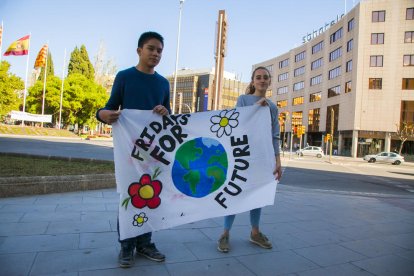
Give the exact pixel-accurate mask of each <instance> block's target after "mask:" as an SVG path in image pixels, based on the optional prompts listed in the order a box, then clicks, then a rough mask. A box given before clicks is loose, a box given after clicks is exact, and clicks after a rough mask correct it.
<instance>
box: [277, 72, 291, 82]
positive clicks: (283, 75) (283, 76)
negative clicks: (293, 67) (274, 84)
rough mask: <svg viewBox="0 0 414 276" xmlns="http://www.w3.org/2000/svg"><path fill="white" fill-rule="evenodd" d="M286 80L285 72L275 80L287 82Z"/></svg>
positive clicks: (287, 74)
mask: <svg viewBox="0 0 414 276" xmlns="http://www.w3.org/2000/svg"><path fill="white" fill-rule="evenodd" d="M288 78H289V72H286V73H283V74H280V75H279V76H278V77H277V80H278V81H284V80H287V79H288Z"/></svg>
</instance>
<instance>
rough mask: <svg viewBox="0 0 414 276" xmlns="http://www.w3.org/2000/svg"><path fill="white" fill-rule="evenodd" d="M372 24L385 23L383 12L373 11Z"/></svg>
mask: <svg viewBox="0 0 414 276" xmlns="http://www.w3.org/2000/svg"><path fill="white" fill-rule="evenodd" d="M372 22H385V11H373V12H372Z"/></svg>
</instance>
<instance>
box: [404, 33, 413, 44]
mask: <svg viewBox="0 0 414 276" xmlns="http://www.w3.org/2000/svg"><path fill="white" fill-rule="evenodd" d="M413 42H414V32H405V35H404V43H413Z"/></svg>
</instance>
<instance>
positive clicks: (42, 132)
mask: <svg viewBox="0 0 414 276" xmlns="http://www.w3.org/2000/svg"><path fill="white" fill-rule="evenodd" d="M0 134H14V135H33V136H58V137H79V136H77V135H76V134H74V133H73V132H70V131H68V130H66V129H56V128H46V127H30V126H16V125H4V124H0Z"/></svg>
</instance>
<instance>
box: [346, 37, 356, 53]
mask: <svg viewBox="0 0 414 276" xmlns="http://www.w3.org/2000/svg"><path fill="white" fill-rule="evenodd" d="M352 48H354V40H353V39H351V40H348V42H347V43H346V51H347V52H349V51H351V50H352Z"/></svg>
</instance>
